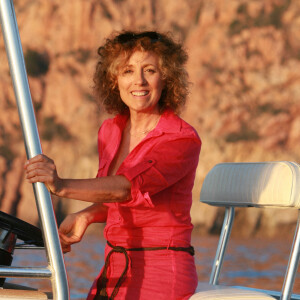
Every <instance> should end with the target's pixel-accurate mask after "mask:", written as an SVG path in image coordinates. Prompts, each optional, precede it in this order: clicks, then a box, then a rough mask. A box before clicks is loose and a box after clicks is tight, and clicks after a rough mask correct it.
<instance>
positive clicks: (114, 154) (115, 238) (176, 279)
mask: <svg viewBox="0 0 300 300" xmlns="http://www.w3.org/2000/svg"><path fill="white" fill-rule="evenodd" d="M98 54H99V61H98V64H97V67H96V72H95V75H94V81H95V90H96V93H97V96H98V98H99V100H100V101H101V102H102V104H103V105H104V107H105V108H106V110H107V111H108V112H110V113H115V114H117V115H116V117H115V118H113V119H108V120H106V121H105V122H104V123H103V124H102V126H101V127H100V130H99V133H98V151H99V170H98V174H97V178H94V179H77V180H75V179H62V178H60V177H59V176H58V174H57V171H56V167H55V164H54V162H53V161H52V160H50V159H49V158H47V157H46V156H44V155H39V156H37V157H35V158H32V159H31V160H29V161H28V162H27V163H26V166H25V168H26V171H27V179H28V180H29V182H37V181H41V182H44V183H45V184H46V186H47V187H48V189H49V190H50V192H51V193H53V194H55V195H57V196H59V197H64V198H71V199H78V200H82V201H88V202H93V203H94V204H93V205H91V206H90V207H88V208H86V209H84V210H82V211H80V212H77V213H74V214H71V215H69V216H67V217H66V219H65V220H64V221H63V222H62V224H61V225H60V228H59V234H60V239H61V244H62V248H63V251H64V252H68V251H70V250H71V245H72V244H73V243H76V242H79V241H80V240H81V238H82V236H83V234H84V232H85V230H86V228H87V227H88V226H89V224H91V223H93V222H106V227H105V229H104V236H105V238H106V239H107V246H106V249H105V258H106V259H105V266H104V267H103V269H102V270H101V272H100V274H99V276H98V277H97V278H96V280H95V281H94V283H93V286H92V288H91V290H90V293H89V295H88V298H87V299H130V300H135V299H143V300H147V299H156V300H158V299H163V300H165V299H188V298H189V297H190V296H191V295H192V294H193V293H194V291H195V289H196V286H197V275H196V270H195V263H194V258H193V248H192V247H191V246H190V242H191V231H192V228H193V226H192V224H191V218H190V208H191V204H192V187H193V184H194V178H195V171H196V167H197V164H198V158H199V152H200V147H201V142H200V139H199V137H198V135H197V133H196V132H195V130H194V129H193V128H192V127H191V126H190V125H188V124H187V123H186V122H184V121H183V120H182V119H180V118H179V117H178V116H177V113H178V112H179V111H180V109H181V108H182V107H183V106H184V104H185V100H186V97H187V94H188V81H187V73H186V71H185V68H184V65H185V63H186V61H187V55H186V52H185V51H184V50H183V49H182V46H181V45H180V44H177V43H176V42H174V41H173V40H172V39H171V38H170V37H169V36H168V35H165V34H159V33H157V32H124V33H121V34H118V35H115V36H114V37H112V38H111V39H107V40H106V43H105V44H104V45H103V46H102V47H100V48H99V50H98Z"/></svg>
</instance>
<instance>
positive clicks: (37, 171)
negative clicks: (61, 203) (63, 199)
mask: <svg viewBox="0 0 300 300" xmlns="http://www.w3.org/2000/svg"><path fill="white" fill-rule="evenodd" d="M24 168H25V170H26V179H27V180H28V181H29V182H30V183H34V182H43V183H45V185H46V187H47V189H48V190H49V191H50V192H51V193H52V194H55V195H57V194H58V192H59V190H60V189H61V183H62V179H61V178H59V177H58V175H57V171H56V166H55V164H54V161H53V160H52V159H50V158H49V157H47V156H46V155H43V154H39V155H37V156H35V157H33V158H31V159H30V160H28V161H27V162H26V163H25V165H24Z"/></svg>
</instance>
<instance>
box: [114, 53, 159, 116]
mask: <svg viewBox="0 0 300 300" xmlns="http://www.w3.org/2000/svg"><path fill="white" fill-rule="evenodd" d="M117 83H118V87H119V91H120V97H121V99H122V101H123V102H124V103H125V104H126V105H127V106H128V108H129V110H130V112H131V113H132V112H137V113H138V112H144V113H145V112H147V113H156V112H158V111H159V109H158V101H159V99H160V97H161V92H162V90H163V87H164V82H163V80H162V75H161V72H160V69H159V61H158V56H157V55H156V54H154V53H152V52H142V51H135V52H133V54H132V55H131V56H130V58H129V59H128V61H127V62H126V63H125V64H124V65H123V66H122V67H120V68H119V72H118V76H117Z"/></svg>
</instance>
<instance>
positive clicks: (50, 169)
mask: <svg viewBox="0 0 300 300" xmlns="http://www.w3.org/2000/svg"><path fill="white" fill-rule="evenodd" d="M55 173H56V169H55V166H54V165H49V164H45V163H33V164H30V165H28V167H27V169H26V179H28V180H29V181H30V182H37V181H41V182H46V181H53V178H54V177H55Z"/></svg>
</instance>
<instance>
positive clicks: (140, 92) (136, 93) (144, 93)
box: [131, 91, 149, 96]
mask: <svg viewBox="0 0 300 300" xmlns="http://www.w3.org/2000/svg"><path fill="white" fill-rule="evenodd" d="M131 94H132V95H133V96H146V95H148V94H149V91H139V92H138V91H135V92H131Z"/></svg>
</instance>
